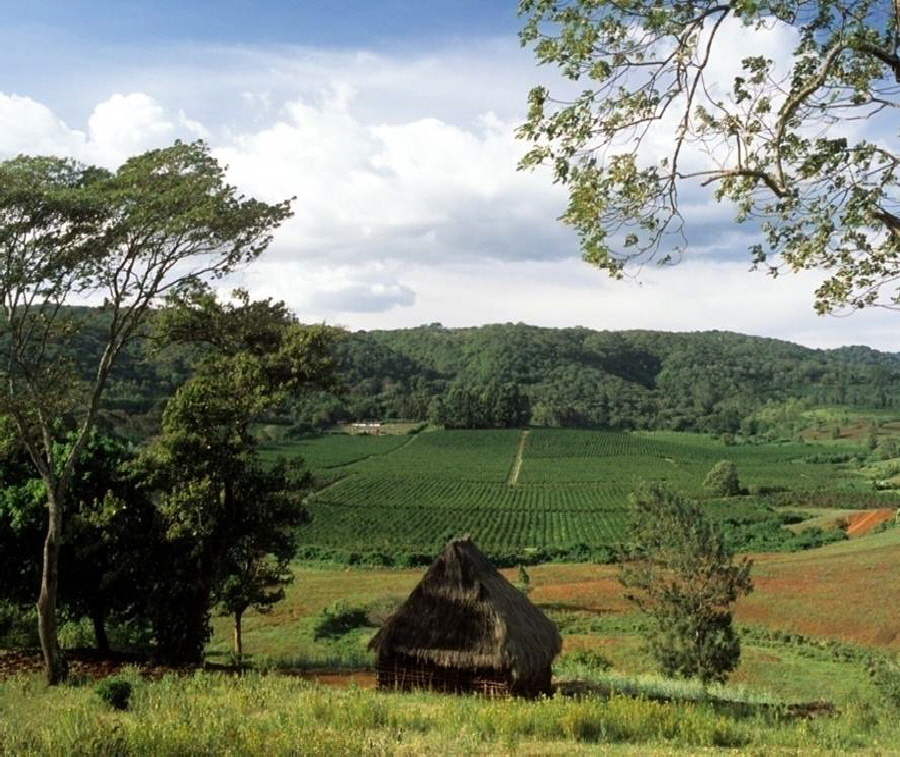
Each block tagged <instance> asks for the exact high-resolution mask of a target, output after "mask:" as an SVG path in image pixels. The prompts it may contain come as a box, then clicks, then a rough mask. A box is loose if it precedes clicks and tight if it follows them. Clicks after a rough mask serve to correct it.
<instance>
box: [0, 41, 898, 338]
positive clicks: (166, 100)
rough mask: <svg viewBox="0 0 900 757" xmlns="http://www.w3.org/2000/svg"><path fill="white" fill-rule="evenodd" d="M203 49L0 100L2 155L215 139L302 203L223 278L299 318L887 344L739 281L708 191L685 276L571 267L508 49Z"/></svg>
mask: <svg viewBox="0 0 900 757" xmlns="http://www.w3.org/2000/svg"><path fill="white" fill-rule="evenodd" d="M770 42H771V44H770ZM765 44H767V45H769V47H772V49H773V50H774V49H776V48H777V45H778V44H780V43H779V41H778V38H777V35H774V36H772V38H771V40H769V41H768V42H765ZM735 45H737V41H736V42H735ZM766 49H768V48H766ZM118 52H119V53H121V51H118ZM202 53H203V54H200V53H199V52H198V51H197V50H192V51H190V52H189V53H187V52H184V51H181V52H179V51H178V50H175V51H172V52H170V54H167V55H165V56H161V55H159V54H156V55H154V56H152V58H153V61H154V62H153V63H152V65H150V64H147V63H146V61H145V60H143V59H142V61H140V62H138V61H136V62H134V63H133V64H132V66H131V68H129V67H127V66H126V67H119V68H117V69H116V72H117V73H116V76H117V77H118V79H117V80H116V81H115V82H112V83H111V81H110V80H109V79H106V78H103V76H102V75H101V74H99V73H98V74H96V77H97V79H96V81H97V82H98V83H97V85H96V87H95V90H94V91H93V92H92V94H90V96H89V95H88V94H84V95H83V99H82V101H81V102H82V106H81V115H80V117H79V118H73V117H72V115H71V109H70V111H69V112H67V118H66V120H65V121H64V120H63V119H62V118H61V117H60V116H59V115H58V109H56V108H55V107H54V103H55V101H54V100H53V99H52V98H51V99H48V100H47V101H46V102H41V99H40V98H39V97H37V96H35V97H24V96H20V95H19V96H17V95H12V94H7V95H3V94H0V154H2V157H10V156H12V155H14V154H16V153H18V152H31V153H36V152H42V153H57V154H67V155H72V156H74V157H77V158H80V159H82V160H85V161H88V162H93V163H100V164H102V165H106V166H110V167H114V166H115V165H117V164H118V163H119V162H121V161H122V160H123V159H124V158H125V157H127V155H129V154H133V153H135V152H140V151H142V150H145V149H148V148H151V147H158V146H163V145H166V144H171V142H172V140H174V139H175V138H182V139H193V138H196V137H198V136H200V137H203V138H205V139H207V140H208V141H209V143H210V145H211V147H212V149H213V151H214V153H215V155H216V156H217V157H218V158H219V159H220V160H221V161H222V162H223V163H225V164H227V165H228V176H229V180H230V181H231V182H232V183H234V184H235V185H236V186H238V187H239V189H240V190H241V191H242V192H244V193H245V194H247V195H251V196H256V197H259V198H261V199H264V200H268V201H280V200H282V199H284V198H287V197H295V198H296V199H295V200H294V203H293V208H294V217H293V218H292V219H291V220H290V221H289V222H287V223H286V224H285V225H284V227H283V228H282V229H280V230H279V232H278V234H277V235H276V238H275V242H274V244H273V246H272V249H271V250H270V251H269V252H268V253H267V254H266V255H265V256H264V257H263V258H262V259H261V260H260V261H258V262H257V263H256V264H254V265H253V266H252V267H250V268H249V269H247V270H246V271H245V272H244V273H242V274H241V275H240V276H238V277H236V278H235V280H234V281H233V282H228V283H227V285H228V286H231V285H232V284H233V285H243V286H246V287H248V288H249V289H250V291H251V292H252V294H253V295H254V296H260V297H266V296H271V297H275V298H277V299H283V300H285V301H286V302H287V303H288V305H289V306H291V307H292V308H293V309H295V310H296V312H297V313H298V315H299V316H300V317H301V318H302V319H304V320H307V321H319V320H323V319H326V320H328V321H331V322H337V323H342V324H345V325H347V326H349V327H351V328H390V327H396V326H412V325H416V324H419V323H425V322H434V321H442V322H444V323H446V324H448V325H472V324H478V323H484V322H493V321H525V322H530V323H537V324H543V325H552V326H565V325H574V324H582V325H585V326H590V327H594V328H610V329H618V328H663V329H669V330H693V329H708V328H723V329H733V330H740V331H746V332H749V333H764V334H770V335H775V336H780V337H785V338H796V339H801V341H804V342H806V343H809V344H820V345H825V344H840V343H860V342H862V343H870V344H873V345H876V346H881V347H887V348H895V347H893V345H894V342H893V340H894V337H893V336H892V333H893V330H892V329H889V328H888V327H887V326H886V324H887V323H888V320H887V319H888V316H887V315H886V314H879V313H874V314H872V315H870V314H863V315H861V316H857V317H855V318H854V319H849V320H846V321H836V320H834V319H816V318H815V317H814V316H813V315H812V312H811V298H812V295H811V292H812V289H813V286H814V281H813V278H814V277H811V276H801V277H797V278H792V277H786V278H785V279H784V280H778V281H776V282H772V281H770V280H768V279H766V278H765V277H763V276H761V275H757V276H754V275H753V274H749V273H747V268H748V261H747V259H746V252H745V250H746V247H747V244H748V243H749V242H750V241H751V237H752V234H753V229H752V228H749V227H735V226H734V224H732V223H731V220H730V219H731V209H730V208H728V206H718V205H715V204H713V203H710V202H709V198H708V197H706V196H703V195H702V194H695V195H691V194H686V195H685V196H684V199H685V200H686V204H685V206H684V208H683V210H684V213H685V216H686V218H687V219H688V221H689V222H690V223H691V225H690V227H689V229H688V233H689V236H690V240H691V242H692V245H693V246H692V248H691V250H690V252H689V254H688V256H687V258H686V262H685V263H684V264H682V265H681V266H676V267H675V268H673V269H672V270H671V271H662V270H657V269H653V268H646V269H645V270H644V271H643V272H642V273H641V276H640V285H638V284H636V283H634V282H632V281H625V282H611V281H609V280H608V279H606V278H605V277H604V276H603V275H602V274H599V273H597V272H595V271H592V270H591V269H590V268H588V267H586V266H585V265H583V264H582V263H580V262H578V261H577V255H578V250H577V242H576V240H575V238H574V234H573V233H572V232H571V230H569V229H567V228H565V227H564V226H562V225H561V224H559V223H558V222H557V221H556V218H557V216H558V215H559V214H560V213H561V212H562V210H563V209H564V206H565V200H566V198H565V193H564V192H563V191H562V190H561V189H560V188H559V187H558V186H555V185H553V184H552V181H551V179H550V177H549V175H548V174H547V173H546V172H541V171H539V172H535V173H522V172H518V171H517V170H516V164H517V163H518V160H519V159H520V157H521V155H522V154H523V152H524V151H525V146H524V145H523V144H521V143H519V142H518V141H517V140H516V139H515V136H514V132H515V128H516V126H517V125H518V123H519V122H520V121H521V119H522V117H523V111H524V106H525V102H524V100H525V93H526V92H527V90H528V88H529V87H530V86H531V85H533V84H535V83H537V82H538V81H539V80H540V78H541V77H545V76H547V75H548V74H547V73H546V72H544V71H539V70H537V69H535V68H534V67H533V65H532V64H531V62H530V60H526V59H527V58H528V55H527V53H522V52H521V51H519V50H518V49H517V48H516V46H515V45H514V44H503V45H498V44H496V43H483V44H475V45H470V46H468V47H466V48H457V49H450V50H435V51H430V52H428V53H427V54H397V55H395V56H388V55H373V54H370V53H366V52H358V53H346V52H343V53H335V52H329V51H321V50H319V51H316V50H304V49H293V48H282V49H279V50H276V51H261V50H254V49H247V48H241V49H222V48H217V49H213V50H204V51H202ZM734 54H735V56H736V57H739V56H737V53H734ZM101 56H102V51H101ZM145 57H146V56H145ZM163 58H164V59H165V63H164V64H163V63H160V60H161V59H163ZM729 65H731V64H729ZM727 75H730V73H728V71H726V69H725V68H723V69H722V76H721V81H722V82H723V85H724V84H725V83H727V79H726V76H727ZM81 89H82V91H83V92H85V93H87V92H90V91H91V88H90V86H89V84H87V83H84V82H82V84H81ZM110 92H116V93H117V94H114V95H110V94H109V93H110ZM100 93H102V94H100ZM70 124H74V125H75V127H73V126H72V125H70ZM76 127H77V128H76ZM669 139H670V136H669ZM845 324H846V325H845Z"/></svg>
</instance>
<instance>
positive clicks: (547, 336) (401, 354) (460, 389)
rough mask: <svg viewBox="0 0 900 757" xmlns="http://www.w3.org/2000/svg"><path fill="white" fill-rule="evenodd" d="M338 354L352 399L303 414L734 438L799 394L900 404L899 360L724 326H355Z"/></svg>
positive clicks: (320, 401)
mask: <svg viewBox="0 0 900 757" xmlns="http://www.w3.org/2000/svg"><path fill="white" fill-rule="evenodd" d="M338 351H339V365H340V376H341V379H342V380H343V382H344V385H345V387H346V391H345V393H343V394H342V395H341V396H334V395H318V396H316V397H314V398H309V399H308V400H307V401H304V402H302V403H300V405H298V407H297V408H296V409H295V411H296V413H297V415H296V416H295V417H297V419H298V420H300V419H302V420H306V421H308V422H312V423H314V424H320V425H321V424H326V423H329V422H335V421H339V420H375V419H383V418H408V419H417V420H418V419H429V420H432V421H435V422H441V423H444V424H446V425H448V426H457V427H467V426H472V427H478V426H492V425H519V424H521V423H524V422H530V423H532V424H535V425H562V426H596V427H603V428H619V429H633V428H666V429H674V430H698V431H711V432H716V433H723V432H735V431H739V430H744V431H745V432H746V431H749V432H756V431H759V430H760V429H759V426H760V424H765V423H766V422H767V421H766V418H767V417H768V416H771V415H772V412H773V409H774V408H775V406H777V405H784V403H785V402H786V401H788V400H793V399H802V400H806V401H808V402H809V403H810V404H812V405H846V406H851V407H857V408H892V407H896V408H898V411H900V355H898V354H894V353H884V352H878V351H876V350H872V349H869V348H867V347H845V348H841V349H837V350H813V349H808V348H805V347H800V346H798V345H795V344H791V343H789V342H784V341H779V340H775V339H764V338H760V337H751V336H745V335H742V334H734V333H729V332H721V331H710V332H702V333H668V332H659V331H620V332H612V331H594V330H591V329H586V328H581V327H576V328H561V329H553V328H542V327H537V326H527V325H524V324H497V325H490V326H482V327H477V328H452V329H451V328H445V327H443V326H441V325H439V324H432V325H429V326H421V327H418V328H412V329H403V330H395V331H369V332H365V331H360V332H355V333H350V334H347V336H346V338H345V339H343V340H342V342H341V343H340V345H339V347H338ZM791 404H792V403H790V402H788V406H790V405H791ZM793 404H796V403H793ZM763 406H767V408H766V411H765V412H760V410H761V408H763Z"/></svg>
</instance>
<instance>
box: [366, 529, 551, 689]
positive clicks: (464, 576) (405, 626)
mask: <svg viewBox="0 0 900 757" xmlns="http://www.w3.org/2000/svg"><path fill="white" fill-rule="evenodd" d="M561 648H562V639H561V638H560V635H559V631H558V630H557V629H556V626H555V625H554V624H553V623H552V622H551V621H550V620H548V619H547V616H546V615H544V613H542V612H541V611H540V610H539V609H538V608H537V607H535V606H534V605H533V604H531V602H530V601H529V600H528V597H526V596H525V595H524V594H523V593H522V592H521V591H519V590H518V589H517V588H516V587H514V586H513V585H512V584H511V583H509V581H507V580H506V579H505V578H504V577H503V576H501V575H500V574H499V573H498V572H497V570H496V568H494V566H493V565H491V563H490V561H489V560H488V559H487V558H486V557H485V556H484V555H483V554H482V553H481V551H479V549H478V547H476V546H475V545H474V544H473V543H472V541H471V539H469V538H468V537H465V538H462V539H454V540H453V541H451V542H449V543H448V544H447V546H446V547H445V548H444V551H443V553H442V554H441V555H440V556H439V557H438V558H437V559H436V560H435V561H434V563H433V564H432V565H431V567H430V568H429V569H428V572H427V573H426V574H425V576H424V578H422V580H421V581H420V582H419V585H418V586H416V588H415V589H413V591H412V593H411V594H410V595H409V598H408V599H407V600H406V601H405V602H404V603H403V604H402V605H401V606H400V608H399V609H398V610H397V611H396V612H395V613H394V614H393V615H391V617H389V618H388V619H387V620H386V621H385V622H384V625H383V626H382V627H381V630H379V631H378V633H377V634H375V636H374V637H373V638H372V641H371V642H369V649H372V650H374V651H375V652H376V653H377V654H378V655H379V656H382V655H407V656H410V657H413V658H417V659H419V660H422V661H425V662H430V663H433V664H436V665H440V666H442V667H456V668H496V669H500V670H509V671H510V672H511V674H512V678H513V680H518V681H527V680H529V679H532V678H536V677H539V676H541V675H545V674H546V671H547V670H548V669H549V667H550V663H551V662H552V660H553V658H554V657H555V656H556V655H557V654H558V653H559V651H560V649H561Z"/></svg>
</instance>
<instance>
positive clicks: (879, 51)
mask: <svg viewBox="0 0 900 757" xmlns="http://www.w3.org/2000/svg"><path fill="white" fill-rule="evenodd" d="M519 10H520V13H521V14H522V15H523V16H524V17H525V25H524V28H523V30H522V32H521V35H520V38H521V41H522V43H523V44H524V45H531V46H533V48H534V53H535V56H536V58H537V60H538V62H540V63H543V64H550V65H552V66H555V67H556V68H558V70H559V73H560V74H561V75H562V77H563V78H564V79H565V80H568V81H569V82H572V83H574V85H575V86H574V87H571V88H565V87H563V89H569V90H570V91H571V90H574V92H575V94H573V95H572V96H571V98H570V99H559V98H557V99H554V98H553V97H552V96H551V94H550V92H549V90H548V88H547V87H545V86H538V87H535V88H534V89H532V90H531V93H530V94H529V112H528V117H527V119H526V121H525V123H524V124H523V126H522V127H521V129H520V132H519V133H520V136H521V137H523V138H525V139H527V140H529V141H530V142H531V143H532V148H531V151H530V152H529V153H528V155H527V156H526V157H525V159H524V160H523V162H522V165H523V166H534V165H538V164H548V165H549V166H550V167H551V169H552V170H553V176H554V180H555V181H557V182H560V183H562V184H564V185H566V186H567V187H568V189H569V205H568V208H567V209H566V212H565V213H564V214H563V220H564V221H566V222H567V223H569V224H571V225H572V226H573V227H574V228H575V229H576V231H577V232H578V234H579V236H580V238H581V246H582V250H583V253H584V257H585V259H586V260H587V261H588V262H590V263H593V264H594V265H597V266H599V267H600V268H602V269H605V270H607V271H609V272H610V273H611V274H612V275H614V276H621V275H622V273H623V271H624V270H625V269H626V267H627V266H628V265H629V264H632V263H633V264H638V265H639V264H641V263H644V262H647V261H648V260H653V259H657V260H658V261H659V262H661V263H667V262H671V261H672V260H673V259H677V258H678V257H679V256H680V254H681V253H682V252H683V251H684V250H685V249H686V247H687V242H686V241H685V225H686V224H685V222H684V219H683V218H682V215H681V208H682V203H683V202H684V198H686V197H692V198H694V199H693V200H692V202H696V201H697V199H696V198H697V196H698V193H699V195H700V197H701V198H704V199H706V198H707V197H708V196H709V193H711V194H712V196H713V197H714V198H715V199H716V200H719V201H722V200H724V201H727V202H729V203H731V204H732V205H733V206H734V209H735V220H736V221H737V222H738V223H741V222H744V221H748V220H749V221H751V223H753V224H756V225H758V227H759V228H760V230H761V235H762V238H763V240H764V241H763V243H757V244H753V246H752V247H751V248H750V253H751V257H752V260H753V263H754V265H755V266H758V267H761V268H763V269H764V270H767V271H769V272H770V273H772V274H777V273H778V272H780V271H782V270H790V271H799V270H803V269H810V268H819V269H823V270H825V271H827V278H826V279H825V280H824V282H823V283H822V284H821V285H820V286H819V288H818V289H817V290H816V295H815V307H816V310H817V311H818V312H820V313H821V312H829V311H833V310H836V309H840V308H842V307H848V308H859V307H864V306H866V305H873V304H879V303H880V304H892V305H897V304H898V303H900V293H898V290H897V288H896V279H897V274H898V265H897V261H898V252H900V217H898V215H897V210H896V203H897V197H898V175H897V165H898V161H900V155H898V153H897V150H896V143H891V142H890V138H887V140H886V141H885V140H882V139H880V138H878V137H877V135H875V134H872V133H871V132H870V134H872V136H869V135H867V134H866V132H865V131H861V130H859V129H858V128H857V127H858V122H860V121H869V122H871V123H870V124H869V125H870V126H875V127H877V126H881V127H882V128H884V129H885V131H886V133H889V134H891V135H895V134H896V126H895V124H894V123H893V122H892V121H891V119H890V116H888V115H887V114H888V113H889V112H890V111H891V108H894V107H896V106H897V105H898V90H897V87H896V81H900V55H898V51H897V34H898V32H900V6H898V5H897V3H896V2H895V1H894V0H856V1H855V2H846V1H845V0H816V1H815V2H806V1H805V0H777V1H775V2H772V1H769V0H762V1H760V2H755V1H754V2H747V1H740V2H725V3H722V2H713V1H710V0H704V1H702V2H690V3H681V2H660V1H658V0H629V1H628V2H594V0H573V1H571V2H570V1H569V0H521V2H520V4H519ZM773 29H774V30H775V31H776V32H779V33H781V35H782V36H780V37H779V39H784V38H789V39H790V40H791V42H790V43H787V44H790V45H792V46H793V49H792V50H791V52H790V57H789V58H788V60H787V62H786V63H782V62H780V61H776V60H774V58H775V56H774V55H773V57H772V58H769V57H768V56H766V55H764V54H763V55H755V54H748V56H747V57H745V58H744V59H743V60H742V61H741V62H740V72H739V73H738V74H737V75H736V76H734V77H733V79H732V80H731V81H730V82H728V83H727V84H726V85H725V86H724V87H722V86H720V85H721V81H720V78H719V77H721V74H720V73H719V71H720V66H721V65H722V64H724V63H726V62H727V61H730V59H731V57H732V56H733V55H734V53H733V49H732V48H731V47H729V44H730V42H729V40H731V39H733V37H732V36H731V34H732V33H738V34H741V35H745V36H747V37H748V38H751V39H753V38H757V37H759V38H762V37H764V36H765V35H767V34H768V33H769V32H771V30H773ZM784 46H785V43H784V42H782V43H781V47H784ZM748 49H751V50H752V46H751V47H750V48H748ZM784 52H787V51H786V50H785V51H784ZM826 130H827V133H826ZM658 144H665V145H668V146H669V147H668V149H666V150H663V151H662V152H660V151H659V150H658V149H656V146H657V145H658ZM700 202H703V199H701V200H700Z"/></svg>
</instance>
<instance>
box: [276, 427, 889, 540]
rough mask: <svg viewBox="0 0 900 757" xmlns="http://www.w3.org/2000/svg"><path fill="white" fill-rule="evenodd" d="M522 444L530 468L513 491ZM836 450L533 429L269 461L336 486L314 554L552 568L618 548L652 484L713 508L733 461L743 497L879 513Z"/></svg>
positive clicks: (340, 446) (376, 444) (748, 509)
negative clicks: (822, 502)
mask: <svg viewBox="0 0 900 757" xmlns="http://www.w3.org/2000/svg"><path fill="white" fill-rule="evenodd" d="M520 445H521V450H522V462H521V469H520V470H518V471H517V473H518V475H517V477H516V478H515V481H516V483H515V484H510V483H508V482H509V481H510V480H511V479H510V474H511V472H512V471H513V470H515V467H516V460H517V454H518V452H519V449H520ZM847 449H850V448H849V447H848V448H847ZM823 451H824V452H830V453H833V452H834V447H833V446H828V447H825V446H819V445H815V444H808V443H807V444H804V443H791V444H779V445H744V446H736V447H727V448H726V447H725V446H724V445H723V444H722V443H721V442H719V441H717V440H714V439H711V438H709V437H706V436H702V435H699V434H674V433H634V434H626V433H609V432H596V431H570V430H557V429H532V430H531V431H530V432H529V433H528V434H527V436H526V437H525V438H524V443H523V437H522V432H521V431H517V430H502V431H437V432H427V433H420V434H418V435H411V436H393V437H388V436H343V435H323V436H321V437H319V438H317V439H308V440H303V441H300V442H297V443H293V444H282V445H279V446H278V447H271V448H269V449H268V451H267V454H268V455H271V456H274V455H276V454H297V455H301V456H303V457H304V458H305V459H306V461H307V463H308V464H309V465H310V467H311V468H312V469H313V471H314V472H315V473H316V474H317V475H318V476H319V477H320V481H322V482H323V483H327V484H328V485H327V486H324V485H323V488H322V489H321V490H320V491H319V492H317V493H316V494H314V495H313V496H312V497H311V498H310V500H309V503H308V506H309V509H310V512H311V515H312V523H311V525H310V526H309V527H308V528H307V529H306V530H305V532H304V535H303V544H304V545H306V546H307V547H310V548H312V549H313V550H316V549H318V550H343V551H344V552H352V553H360V554H363V555H364V554H366V553H369V554H371V553H384V554H387V555H395V554H398V553H408V554H410V555H422V556H426V555H433V554H434V553H435V552H436V551H437V550H438V549H439V548H440V547H441V546H442V544H443V543H444V541H446V539H447V538H448V537H451V536H455V535H460V534H463V533H469V534H471V535H472V536H473V538H475V540H476V541H477V542H478V543H479V544H480V545H481V546H482V547H483V548H484V549H485V550H486V551H487V552H489V553H490V554H492V555H494V556H495V557H496V556H511V555H524V556H527V555H528V554H529V553H532V554H535V553H537V554H538V556H541V555H543V554H549V556H551V557H552V556H553V555H554V554H565V553H574V555H575V556H577V555H578V554H585V556H587V555H586V552H585V550H584V549H583V548H584V547H588V548H589V549H590V550H591V551H592V552H593V553H594V554H596V550H598V549H600V550H602V549H603V548H604V547H611V546H612V545H614V544H615V543H616V542H617V541H618V540H619V539H620V538H621V535H622V533H623V526H624V523H625V505H626V502H627V497H628V494H629V492H631V491H633V490H634V489H635V488H636V487H637V486H638V485H639V484H640V483H641V482H664V483H666V484H667V485H669V486H671V487H672V488H675V489H677V490H679V491H681V492H683V493H685V494H687V495H689V496H702V494H703V488H702V484H703V480H704V478H705V477H706V474H707V473H708V471H709V469H710V468H711V467H712V466H713V465H714V464H715V463H716V462H717V461H718V460H721V459H723V458H726V457H727V458H730V459H732V460H734V461H735V463H736V465H737V467H738V472H739V475H740V480H741V484H742V485H743V486H744V487H746V488H748V489H749V490H750V491H760V490H762V491H765V490H767V489H774V490H779V491H780V492H781V493H780V494H779V495H778V496H779V497H780V498H781V499H780V500H779V504H791V499H790V498H791V492H792V491H797V492H798V499H799V498H800V495H799V493H800V492H803V498H804V499H803V501H804V503H806V504H810V502H809V501H808V500H810V499H811V500H813V501H815V500H816V499H817V498H819V497H825V496H826V494H827V497H829V498H830V500H829V506H839V503H840V500H841V497H842V496H846V498H847V499H848V500H850V499H852V500H854V502H853V504H850V505H848V506H849V507H853V506H857V507H858V506H859V505H858V504H857V500H859V499H860V497H864V498H865V499H866V500H867V501H869V500H872V501H873V502H874V504H875V505H877V504H878V503H879V501H880V495H878V494H877V493H873V492H872V486H871V482H870V481H869V480H867V479H866V478H864V477H863V476H862V475H860V473H859V472H858V470H857V468H855V467H854V466H852V465H851V464H849V463H839V464H835V463H822V462H821V459H822V454H823ZM815 460H818V462H814V461H815ZM842 492H844V495H842V494H841V493H842ZM831 500H835V501H834V502H832V501H831ZM865 506H873V505H872V504H869V505H865ZM710 507H711V508H712V511H713V512H714V513H715V514H716V516H717V517H720V518H723V519H725V518H728V517H730V516H733V517H740V518H743V519H747V518H750V519H752V516H753V513H754V512H759V513H762V512H763V511H766V512H769V511H768V510H767V507H768V505H767V503H766V502H765V501H763V500H761V499H759V498H752V497H750V498H748V497H744V498H740V499H738V500H731V501H729V502H726V503H724V504H723V503H710Z"/></svg>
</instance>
